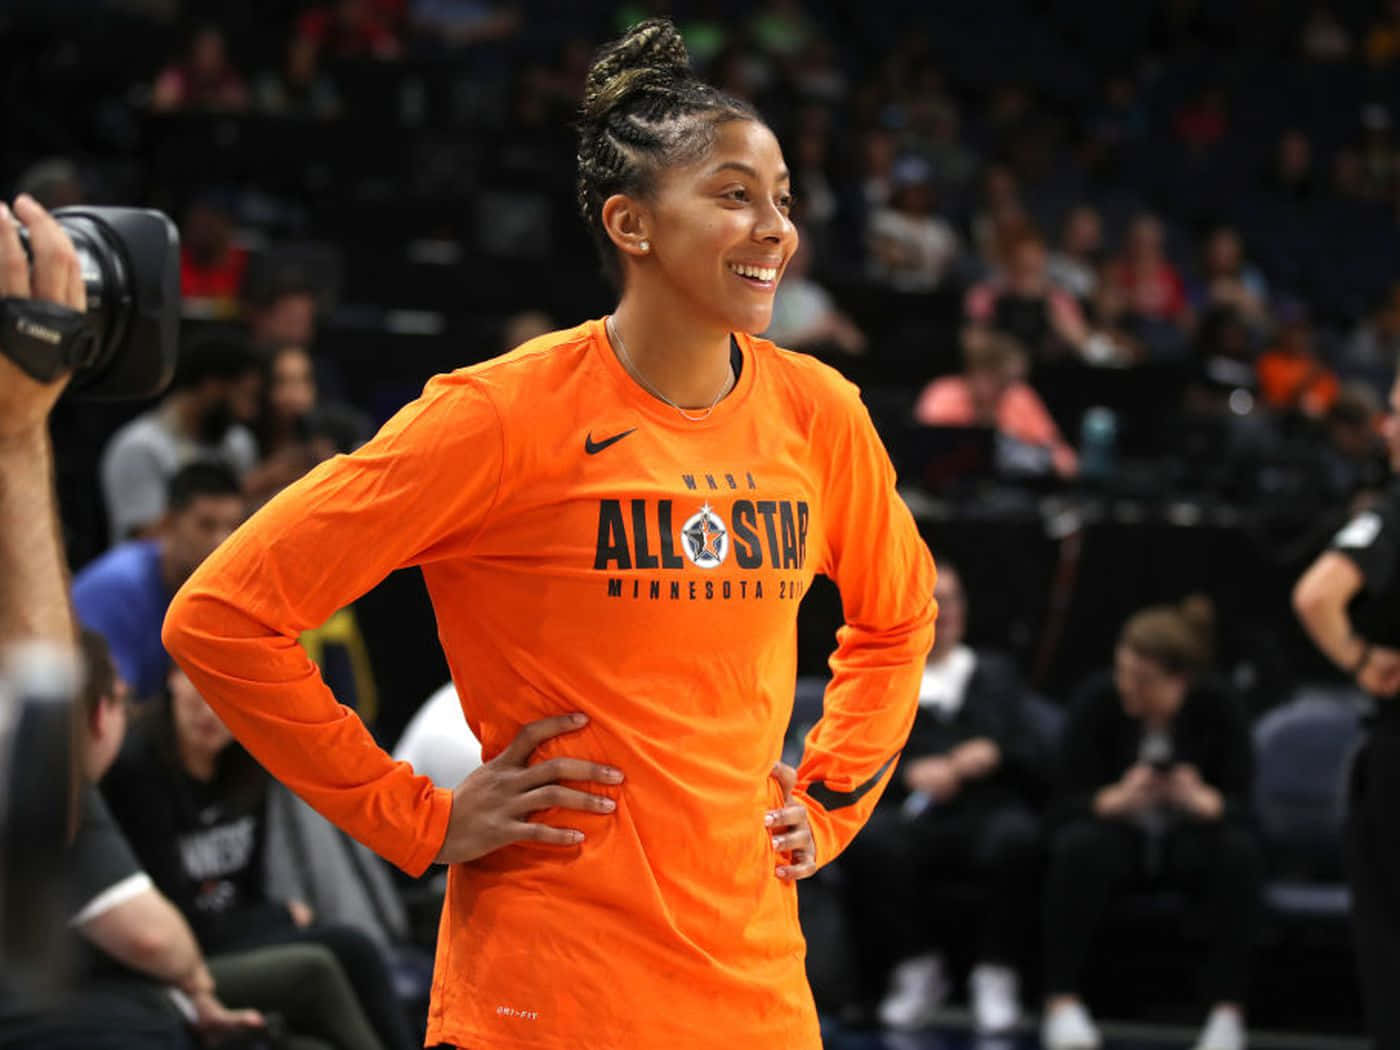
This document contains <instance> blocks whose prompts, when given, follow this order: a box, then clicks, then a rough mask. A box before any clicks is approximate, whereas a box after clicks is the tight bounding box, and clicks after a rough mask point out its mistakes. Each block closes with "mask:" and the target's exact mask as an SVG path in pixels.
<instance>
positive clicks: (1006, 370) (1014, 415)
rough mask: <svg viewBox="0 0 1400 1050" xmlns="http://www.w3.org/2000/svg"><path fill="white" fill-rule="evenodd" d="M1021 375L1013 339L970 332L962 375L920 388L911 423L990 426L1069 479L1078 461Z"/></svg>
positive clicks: (1022, 355) (1021, 362) (1021, 359)
mask: <svg viewBox="0 0 1400 1050" xmlns="http://www.w3.org/2000/svg"><path fill="white" fill-rule="evenodd" d="M1025 371H1026V363H1025V350H1024V349H1022V348H1021V346H1020V345H1019V344H1018V343H1016V341H1015V340H1014V339H1012V338H1010V337H1009V336H1006V335H1003V334H1001V333H999V332H989V331H985V330H981V329H977V328H973V329H970V330H969V331H968V332H967V333H965V335H964V341H963V373H962V375H953V376H944V377H943V378H941V379H935V380H934V381H933V382H932V383H930V384H929V385H928V386H927V387H925V388H924V391H923V393H922V394H920V395H919V401H918V404H917V406H916V407H915V409H914V418H915V419H917V420H918V421H919V422H920V423H923V424H925V425H927V426H944V427H950V426H951V427H967V426H988V427H995V428H996V429H997V431H998V432H999V433H1000V434H1002V435H1003V436H1005V437H1006V438H1008V439H1010V440H1012V441H1015V442H1018V443H1019V444H1021V445H1024V446H1027V447H1028V448H1030V449H1035V450H1039V451H1040V452H1041V453H1042V455H1043V457H1044V458H1045V459H1046V460H1047V461H1048V462H1047V466H1048V467H1049V468H1050V469H1053V470H1054V472H1055V473H1056V474H1059V475H1060V476H1061V477H1073V476H1074V475H1075V474H1076V473H1077V472H1078V470H1079V460H1078V457H1077V456H1076V455H1075V453H1074V449H1073V448H1071V447H1070V446H1069V444H1068V443H1067V442H1066V441H1065V439H1064V438H1062V437H1061V436H1060V431H1059V428H1058V427H1056V426H1055V421H1054V420H1053V419H1052V418H1051V417H1050V413H1049V412H1047V411H1046V410H1045V405H1044V404H1043V403H1042V402H1041V400H1040V397H1039V396H1038V395H1037V394H1036V392H1035V391H1034V390H1033V389H1032V388H1031V386H1030V384H1028V383H1027V382H1026V381H1025V379H1024V378H1023V377H1024V375H1025Z"/></svg>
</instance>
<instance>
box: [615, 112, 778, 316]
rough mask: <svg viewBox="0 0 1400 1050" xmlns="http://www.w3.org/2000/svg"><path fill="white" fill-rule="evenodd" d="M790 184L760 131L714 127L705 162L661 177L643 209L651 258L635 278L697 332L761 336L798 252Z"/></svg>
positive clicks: (743, 125) (743, 123)
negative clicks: (668, 301)
mask: <svg viewBox="0 0 1400 1050" xmlns="http://www.w3.org/2000/svg"><path fill="white" fill-rule="evenodd" d="M788 181H789V180H788V170H787V166H786V165H785V164H784V163H783V153H782V150H781V149H780V148H779V146H778V140H777V138H775V137H774V135H773V132H771V131H770V130H768V128H767V127H766V126H764V125H763V124H760V123H758V122H757V121H752V120H731V121H727V122H726V123H724V124H721V125H720V126H719V127H718V128H717V129H716V136H715V144H714V147H713V148H712V149H711V150H710V151H709V152H708V153H707V154H706V155H705V156H704V157H702V158H701V159H700V160H698V161H695V162H693V163H691V164H687V165H685V166H683V167H677V168H673V169H671V170H670V171H667V172H665V173H664V174H663V175H662V178H661V180H660V185H659V186H658V187H657V190H656V194H655V196H654V198H653V199H652V200H651V201H649V202H648V207H647V211H648V212H649V213H650V219H651V225H650V231H649V240H650V241H651V251H650V253H649V256H648V258H647V259H646V260H645V262H644V264H643V265H642V266H641V267H640V268H639V272H638V273H637V274H636V275H635V276H637V277H640V278H642V279H644V280H647V281H651V280H656V281H660V282H662V283H663V284H665V285H668V286H669V288H668V289H667V291H668V292H669V297H672V298H674V299H677V300H680V301H685V302H687V303H688V304H689V305H690V306H691V307H692V308H693V310H694V313H695V316H696V317H697V320H699V321H701V323H705V324H713V325H714V326H715V327H718V328H723V329H724V330H726V331H740V332H762V331H764V330H765V329H766V328H767V327H768V323H769V320H770V318H771V317H772V313H773V292H774V290H775V289H776V288H777V287H778V281H779V280H780V279H781V278H782V274H783V270H784V269H785V268H786V266H787V263H788V260H789V259H791V258H792V254H793V252H794V251H796V250H797V229H796V227H794V226H793V224H792V220H791V219H790V218H789V217H788V212H789V210H790V206H791V191H790V189H789V185H788ZM740 270H744V271H747V274H745V273H741V272H740ZM630 279H631V278H629V280H630Z"/></svg>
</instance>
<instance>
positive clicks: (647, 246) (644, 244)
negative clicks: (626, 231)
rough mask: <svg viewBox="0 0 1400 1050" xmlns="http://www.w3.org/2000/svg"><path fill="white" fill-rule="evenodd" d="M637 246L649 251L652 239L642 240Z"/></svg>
mask: <svg viewBox="0 0 1400 1050" xmlns="http://www.w3.org/2000/svg"><path fill="white" fill-rule="evenodd" d="M637 247H638V248H640V249H641V250H642V251H644V252H649V251H651V241H642V242H641V243H640V244H638V245H637Z"/></svg>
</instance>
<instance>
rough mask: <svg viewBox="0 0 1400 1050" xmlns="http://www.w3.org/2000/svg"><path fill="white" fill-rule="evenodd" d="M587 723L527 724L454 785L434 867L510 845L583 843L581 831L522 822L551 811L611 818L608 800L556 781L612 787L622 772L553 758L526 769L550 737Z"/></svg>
mask: <svg viewBox="0 0 1400 1050" xmlns="http://www.w3.org/2000/svg"><path fill="white" fill-rule="evenodd" d="M587 721H588V719H587V717H586V716H584V715H581V714H575V715H556V716H554V717H553V718H542V719H540V720H539V721H538V722H531V723H530V724H529V725H527V726H525V727H524V728H522V729H521V730H520V732H519V733H518V734H516V737H515V739H514V740H512V741H511V742H510V745H509V746H508V747H507V748H506V749H505V750H504V751H502V752H501V753H500V754H499V755H497V756H496V757H495V758H493V759H492V760H491V761H490V762H487V763H486V764H485V765H483V766H481V767H480V768H479V769H477V770H475V771H473V773H472V774H471V776H469V777H467V779H466V780H464V781H462V782H461V783H460V784H458V785H457V786H456V788H454V789H453V791H452V817H451V819H450V820H449V821H448V825H447V838H446V839H444V840H443V843H442V849H440V850H439V851H438V855H437V856H436V857H435V858H434V863H436V864H459V863H462V862H463V861H469V860H476V859H477V858H478V857H481V856H484V855H485V854H487V853H490V852H492V851H493V850H498V849H500V848H501V847H502V846H508V845H510V844H511V843H513V842H544V843H549V844H551V845H555V846H576V845H578V844H579V843H580V842H582V841H583V832H581V831H577V830H575V829H572V828H554V827H550V826H549V825H548V824H540V823H536V822H533V821H528V820H526V819H525V818H526V817H527V816H529V815H530V814H531V813H538V812H539V811H540V810H542V809H550V808H553V807H559V808H561V809H577V810H582V811H583V812H585V813H611V812H612V811H613V810H614V809H616V808H617V806H616V803H614V802H613V800H612V799H610V798H604V797H602V796H601V795H590V794H588V793H587V792H585V791H576V790H574V789H573V788H566V787H561V786H559V784H557V783H555V782H556V781H559V780H575V781H585V780H591V781H596V782H597V783H599V784H613V785H616V784H620V783H622V773H621V772H620V771H618V770H616V769H611V768H609V767H607V766H602V765H599V764H598V763H596V762H588V761H585V760H584V759H581V758H562V757H561V758H551V759H549V760H548V761H546V762H540V763H538V764H537V765H533V766H532V765H530V764H529V762H530V755H531V754H533V753H534V750H535V748H537V747H539V746H540V745H541V744H543V743H544V742H545V741H546V740H548V739H550V738H551V737H556V736H560V735H561V734H564V733H572V732H574V731H575V730H578V729H582V728H583V726H584V725H585V724H587Z"/></svg>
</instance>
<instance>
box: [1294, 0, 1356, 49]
mask: <svg viewBox="0 0 1400 1050" xmlns="http://www.w3.org/2000/svg"><path fill="white" fill-rule="evenodd" d="M1351 46H1352V45H1351V34H1350V33H1349V32H1347V27H1346V26H1345V25H1343V24H1342V21H1341V19H1339V18H1338V17H1337V13H1336V12H1335V11H1333V10H1332V5H1331V4H1328V3H1317V4H1314V5H1313V8H1312V10H1311V11H1309V12H1308V17H1307V19H1306V20H1305V21H1304V22H1303V28H1302V29H1301V30H1300V31H1299V33H1298V49H1299V51H1301V52H1302V55H1303V57H1304V58H1305V59H1307V61H1309V62H1319V63H1324V62H1345V61H1346V60H1347V59H1348V58H1350V57H1351Z"/></svg>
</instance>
